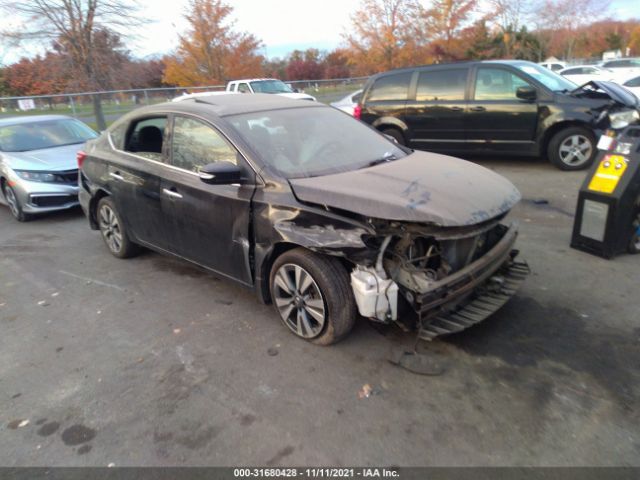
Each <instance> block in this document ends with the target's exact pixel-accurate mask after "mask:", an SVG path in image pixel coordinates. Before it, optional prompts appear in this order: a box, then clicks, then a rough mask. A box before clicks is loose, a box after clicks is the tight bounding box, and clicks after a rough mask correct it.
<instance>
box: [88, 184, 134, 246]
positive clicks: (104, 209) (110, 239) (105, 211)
mask: <svg viewBox="0 0 640 480" xmlns="http://www.w3.org/2000/svg"><path fill="white" fill-rule="evenodd" d="M96 219H97V220H98V226H99V228H100V233H101V234H102V239H103V240H104V243H105V244H106V245H107V248H108V249H109V251H110V252H111V254H112V255H113V256H115V257H118V258H130V257H133V256H135V255H137V254H138V252H139V251H140V247H139V246H138V245H136V244H135V243H133V242H132V241H131V240H130V239H129V235H128V234H127V231H126V230H125V227H124V223H123V222H122V217H121V216H120V214H119V213H118V211H117V210H116V206H115V204H114V203H113V200H111V197H103V198H101V199H100V201H99V202H98V207H97V209H96Z"/></svg>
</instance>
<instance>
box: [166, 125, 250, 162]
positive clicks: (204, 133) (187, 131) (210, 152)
mask: <svg viewBox="0 0 640 480" xmlns="http://www.w3.org/2000/svg"><path fill="white" fill-rule="evenodd" d="M222 161H226V162H232V163H235V164H237V163H238V160H237V156H236V150H235V149H234V148H233V147H232V146H231V145H229V144H228V143H227V141H226V140H225V139H224V138H222V136H221V135H220V134H219V133H218V132H217V131H216V130H214V129H213V128H211V127H210V126H209V125H207V124H205V123H203V122H201V121H200V120H196V119H193V118H188V117H175V119H174V121H173V139H172V145H171V163H172V164H173V165H174V166H176V167H180V168H183V169H185V170H189V171H191V172H197V171H198V170H199V169H200V168H201V167H204V166H205V165H208V164H210V163H214V162H222Z"/></svg>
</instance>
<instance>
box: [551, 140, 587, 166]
mask: <svg viewBox="0 0 640 480" xmlns="http://www.w3.org/2000/svg"><path fill="white" fill-rule="evenodd" d="M592 152H593V145H591V140H590V139H589V138H587V137H586V136H584V135H580V134H575V135H570V136H568V137H567V138H565V139H564V140H563V142H562V143H561V144H560V151H559V154H560V159H561V160H562V162H563V163H564V164H566V165H570V166H572V167H577V166H579V165H583V164H585V163H587V162H588V161H589V159H590V158H591V154H592Z"/></svg>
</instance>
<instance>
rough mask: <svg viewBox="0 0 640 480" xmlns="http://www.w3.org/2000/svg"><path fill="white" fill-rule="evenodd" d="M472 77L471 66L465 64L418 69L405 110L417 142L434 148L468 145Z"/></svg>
mask: <svg viewBox="0 0 640 480" xmlns="http://www.w3.org/2000/svg"><path fill="white" fill-rule="evenodd" d="M468 77H469V68H468V67H465V66H460V67H451V68H430V69H425V70H421V71H418V72H417V80H416V82H415V89H414V91H413V92H412V93H411V98H410V99H409V100H408V101H407V106H406V113H405V118H406V122H407V125H408V126H409V130H410V137H411V144H412V145H413V146H415V147H416V148H420V149H424V150H431V151H459V150H465V149H466V147H467V146H466V143H465V141H466V135H465V126H464V115H465V113H466V110H467V100H466V98H467V80H468Z"/></svg>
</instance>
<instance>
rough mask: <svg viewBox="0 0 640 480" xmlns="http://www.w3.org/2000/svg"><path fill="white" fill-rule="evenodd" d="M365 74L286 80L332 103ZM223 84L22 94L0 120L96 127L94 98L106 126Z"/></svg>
mask: <svg viewBox="0 0 640 480" xmlns="http://www.w3.org/2000/svg"><path fill="white" fill-rule="evenodd" d="M366 80H367V77H359V78H338V79H331V80H299V81H292V82H286V83H287V84H288V85H290V86H291V88H293V89H294V90H297V91H300V92H305V93H308V94H310V95H313V96H314V97H316V98H317V99H318V101H320V102H324V103H331V102H334V101H336V100H339V99H340V98H342V97H344V96H346V95H348V94H350V93H352V92H354V91H356V90H358V89H360V88H362V86H363V85H364V82H365V81H366ZM224 89H225V85H209V86H203V87H187V88H185V87H167V88H145V89H135V90H111V91H105V92H83V93H68V94H55V95H35V96H25V97H0V119H1V118H8V117H13V116H22V115H69V116H72V117H75V118H77V119H79V120H82V121H83V122H85V123H87V124H89V125H90V126H92V127H93V128H95V129H98V120H97V118H96V115H95V108H94V101H95V102H99V103H100V106H101V107H102V108H101V109H102V113H103V116H104V120H105V122H106V124H107V125H109V124H111V123H113V122H114V121H115V120H116V119H118V118H119V117H120V116H122V115H123V114H125V113H127V112H130V111H132V110H134V109H136V108H139V107H142V106H145V105H153V104H157V103H162V102H167V101H170V100H171V99H173V98H175V97H178V96H180V95H183V94H187V93H198V92H219V91H223V90H224Z"/></svg>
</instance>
